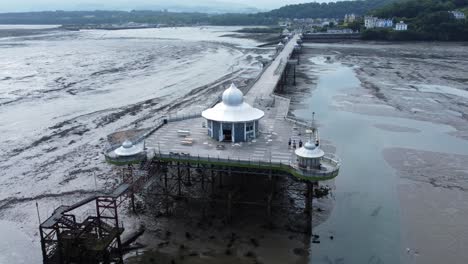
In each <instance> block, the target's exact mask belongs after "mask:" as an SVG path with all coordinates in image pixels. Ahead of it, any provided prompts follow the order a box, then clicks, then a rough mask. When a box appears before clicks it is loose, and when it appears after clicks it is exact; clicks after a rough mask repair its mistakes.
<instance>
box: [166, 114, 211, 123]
mask: <svg viewBox="0 0 468 264" xmlns="http://www.w3.org/2000/svg"><path fill="white" fill-rule="evenodd" d="M201 114H202V112H196V113H193V114H181V115H179V114H176V115H170V114H169V116H168V117H167V122H177V121H183V120H188V119H194V118H199V117H201Z"/></svg>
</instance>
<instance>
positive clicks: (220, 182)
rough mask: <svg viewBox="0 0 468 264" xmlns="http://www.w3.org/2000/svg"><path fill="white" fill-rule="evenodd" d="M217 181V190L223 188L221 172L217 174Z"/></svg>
mask: <svg viewBox="0 0 468 264" xmlns="http://www.w3.org/2000/svg"><path fill="white" fill-rule="evenodd" d="M218 181H219V188H220V189H222V188H223V172H219V174H218Z"/></svg>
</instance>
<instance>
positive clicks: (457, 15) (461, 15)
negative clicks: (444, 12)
mask: <svg viewBox="0 0 468 264" xmlns="http://www.w3.org/2000/svg"><path fill="white" fill-rule="evenodd" d="M449 13H450V14H452V15H453V16H454V17H455V19H465V13H463V12H460V11H456V10H454V11H449Z"/></svg>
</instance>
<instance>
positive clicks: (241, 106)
mask: <svg viewBox="0 0 468 264" xmlns="http://www.w3.org/2000/svg"><path fill="white" fill-rule="evenodd" d="M264 115H265V113H264V112H263V111H262V110H260V109H257V108H253V107H252V106H250V105H249V104H247V103H246V102H244V94H243V93H242V91H241V90H239V89H237V87H236V86H235V85H234V84H231V86H230V87H229V88H228V89H226V91H224V93H223V97H222V101H221V102H220V103H218V104H217V105H215V106H214V107H213V108H210V109H207V110H205V111H203V112H202V116H203V117H204V118H205V119H206V120H207V121H208V135H209V136H210V137H211V138H213V139H215V140H218V141H229V142H245V141H249V140H251V139H254V138H256V137H257V136H258V131H259V120H260V119H261V118H262V117H263V116H264Z"/></svg>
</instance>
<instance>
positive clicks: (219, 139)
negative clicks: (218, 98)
mask: <svg viewBox="0 0 468 264" xmlns="http://www.w3.org/2000/svg"><path fill="white" fill-rule="evenodd" d="M218 137H219V138H218V141H223V139H224V135H223V122H219V135H218Z"/></svg>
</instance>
